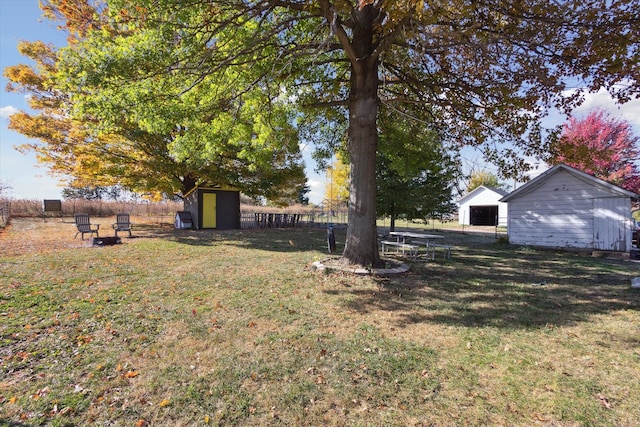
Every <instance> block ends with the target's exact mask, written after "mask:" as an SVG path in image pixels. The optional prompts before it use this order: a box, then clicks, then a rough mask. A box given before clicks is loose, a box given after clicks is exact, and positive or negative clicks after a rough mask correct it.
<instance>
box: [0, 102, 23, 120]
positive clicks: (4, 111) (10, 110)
mask: <svg viewBox="0 0 640 427" xmlns="http://www.w3.org/2000/svg"><path fill="white" fill-rule="evenodd" d="M18 111H20V110H18V109H17V108H16V107H14V106H12V105H7V106H6V107H0V117H9V116H10V115H12V114H14V113H17V112H18Z"/></svg>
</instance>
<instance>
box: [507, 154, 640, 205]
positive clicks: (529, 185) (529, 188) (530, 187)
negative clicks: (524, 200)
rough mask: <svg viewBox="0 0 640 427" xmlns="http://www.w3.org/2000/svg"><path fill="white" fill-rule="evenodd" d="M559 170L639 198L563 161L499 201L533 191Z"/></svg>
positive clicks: (614, 191) (587, 181)
mask: <svg viewBox="0 0 640 427" xmlns="http://www.w3.org/2000/svg"><path fill="white" fill-rule="evenodd" d="M560 171H564V172H567V173H569V174H571V175H572V176H574V177H575V178H577V179H579V180H581V181H584V182H586V183H588V184H590V185H593V186H596V187H600V188H603V189H606V190H608V191H610V192H612V193H616V194H619V195H620V196H622V197H629V198H631V199H640V196H639V195H638V194H636V193H633V192H631V191H628V190H625V189H624V188H621V187H618V186H617V185H614V184H611V183H610V182H607V181H604V180H602V179H600V178H596V177H595V176H593V175H589V174H587V173H584V172H582V171H579V170H578V169H575V168H572V167H571V166H568V165H565V164H564V163H560V164H557V165H555V166H554V167H552V168H551V169H548V170H546V171H545V172H543V173H541V174H540V175H538V176H537V177H535V178H533V179H532V180H531V181H529V182H527V183H526V184H524V185H523V186H522V187H520V188H518V189H516V190H514V191H512V192H511V193H509V194H507V195H506V196H504V197H503V198H502V199H500V201H501V202H508V201H510V200H513V199H517V198H519V197H522V196H524V195H526V194H529V193H531V192H532V191H534V190H535V189H536V188H538V187H539V186H540V185H542V184H543V183H544V182H545V181H546V180H547V179H549V177H551V176H553V175H555V174H556V173H558V172H560Z"/></svg>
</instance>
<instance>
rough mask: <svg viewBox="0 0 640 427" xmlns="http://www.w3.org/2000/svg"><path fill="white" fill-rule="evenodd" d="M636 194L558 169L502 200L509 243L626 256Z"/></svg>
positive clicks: (571, 169) (572, 169)
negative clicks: (608, 252)
mask: <svg viewBox="0 0 640 427" xmlns="http://www.w3.org/2000/svg"><path fill="white" fill-rule="evenodd" d="M638 198H639V196H638V195H637V194H635V193H632V192H630V191H627V190H625V189H623V188H620V187H618V186H616V185H613V184H610V183H608V182H606V181H603V180H601V179H599V178H596V177H593V176H591V175H588V174H586V173H584V172H581V171H579V170H577V169H574V168H572V167H570V166H567V165H564V164H559V165H556V166H554V167H552V168H551V169H549V170H547V171H546V172H544V173H542V174H541V175H538V176H537V177H536V178H534V179H532V180H531V181H529V182H527V183H526V184H524V185H523V186H522V187H520V188H518V189H517V190H514V191H513V192H511V193H509V194H508V195H506V196H505V197H503V198H502V199H501V202H506V203H508V204H509V211H508V219H507V233H508V236H509V242H510V243H512V244H519V245H530V246H542V247H551V248H576V249H589V250H601V251H615V252H629V251H630V250H631V233H632V224H633V221H632V219H631V202H632V200H636V199H638Z"/></svg>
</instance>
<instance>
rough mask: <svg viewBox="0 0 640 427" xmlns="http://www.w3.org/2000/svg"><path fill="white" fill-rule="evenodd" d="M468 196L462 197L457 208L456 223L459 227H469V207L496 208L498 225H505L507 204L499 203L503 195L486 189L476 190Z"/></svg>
mask: <svg viewBox="0 0 640 427" xmlns="http://www.w3.org/2000/svg"><path fill="white" fill-rule="evenodd" d="M472 193H473V194H471V193H470V194H469V195H468V196H470V197H466V196H465V197H463V198H462V199H461V201H460V207H459V208H458V223H459V224H461V225H469V224H470V220H471V213H470V212H469V208H470V207H471V206H498V225H507V204H506V203H503V202H499V201H498V200H500V199H501V198H502V197H503V195H502V194H498V193H496V192H494V191H491V190H490V189H488V188H485V187H482V188H478V191H475V190H474V192H472Z"/></svg>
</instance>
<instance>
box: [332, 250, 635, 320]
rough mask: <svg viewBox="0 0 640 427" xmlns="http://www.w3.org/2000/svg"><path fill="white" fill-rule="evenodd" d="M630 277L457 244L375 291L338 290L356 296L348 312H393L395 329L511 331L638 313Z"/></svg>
mask: <svg viewBox="0 0 640 427" xmlns="http://www.w3.org/2000/svg"><path fill="white" fill-rule="evenodd" d="M636 275H640V268H639V267H638V266H637V265H636V264H630V263H628V262H626V263H625V262H618V261H611V260H600V259H594V258H591V257H589V256H588V255H585V254H575V253H568V252H557V251H543V250H540V251H536V250H531V249H526V248H524V249H518V248H513V247H509V246H501V245H497V244H485V245H481V246H457V247H456V248H455V250H454V255H453V259H452V260H451V261H446V262H445V261H436V262H431V261H430V262H427V263H424V262H415V263H412V264H411V271H410V272H409V273H408V274H406V275H403V276H401V277H389V278H377V279H376V282H377V284H378V285H379V289H378V291H376V292H372V291H371V290H365V289H353V288H352V289H349V290H343V291H339V292H349V293H351V294H352V296H355V297H356V298H349V302H347V303H345V305H346V307H347V308H348V309H350V310H353V311H357V312H360V313H362V314H367V313H369V312H374V311H378V310H382V311H393V312H395V315H396V316H398V319H399V320H398V325H397V326H399V327H402V326H404V325H408V324H414V323H425V322H431V323H437V324H447V325H452V326H466V327H485V326H492V327H498V328H511V329H517V328H531V327H545V326H553V325H571V324H575V323H577V322H582V321H585V320H587V319H589V318H590V317H591V316H593V315H597V314H601V313H610V312H614V311H619V310H639V309H640V291H639V290H637V289H633V288H631V287H630V282H631V278H632V277H634V276H636ZM329 292H338V291H329Z"/></svg>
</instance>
